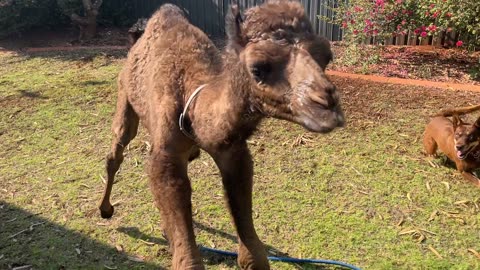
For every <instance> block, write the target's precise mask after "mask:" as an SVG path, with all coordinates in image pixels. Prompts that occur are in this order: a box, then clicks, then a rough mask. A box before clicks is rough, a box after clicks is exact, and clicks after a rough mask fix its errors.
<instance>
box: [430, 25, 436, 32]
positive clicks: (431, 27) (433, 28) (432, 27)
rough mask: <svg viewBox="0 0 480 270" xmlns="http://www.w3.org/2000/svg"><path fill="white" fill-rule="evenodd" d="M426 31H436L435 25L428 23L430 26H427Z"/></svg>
mask: <svg viewBox="0 0 480 270" xmlns="http://www.w3.org/2000/svg"><path fill="white" fill-rule="evenodd" d="M428 31H431V32H435V31H437V26H435V25H433V24H432V25H430V26H429V27H428Z"/></svg>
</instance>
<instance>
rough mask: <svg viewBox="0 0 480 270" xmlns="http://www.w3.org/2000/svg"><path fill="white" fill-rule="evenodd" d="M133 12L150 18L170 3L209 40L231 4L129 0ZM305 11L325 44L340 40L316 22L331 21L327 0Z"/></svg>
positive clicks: (334, 28) (245, 4)
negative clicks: (328, 18) (176, 6)
mask: <svg viewBox="0 0 480 270" xmlns="http://www.w3.org/2000/svg"><path fill="white" fill-rule="evenodd" d="M111 1H115V2H118V6H121V5H122V4H123V3H125V0H111ZM130 1H132V7H133V10H132V11H131V13H130V14H131V16H132V17H133V19H135V20H136V19H138V18H142V17H144V18H145V17H150V16H151V15H152V14H153V12H155V10H157V9H158V8H159V7H160V6H161V5H162V4H165V3H172V4H175V5H178V6H180V7H182V8H183V9H184V10H185V11H186V12H187V15H188V17H189V20H190V22H191V23H192V24H194V25H196V26H197V27H199V28H200V29H202V30H203V31H205V32H206V33H207V34H208V35H209V36H212V37H216V38H218V37H223V36H224V34H225V22H224V18H225V14H226V13H227V11H228V7H229V5H230V2H231V0H130ZM237 2H238V4H239V6H240V9H241V10H245V9H247V8H249V7H252V6H255V5H259V4H261V3H263V2H265V0H238V1H237ZM301 2H302V4H303V5H304V7H305V12H306V14H307V16H308V17H309V19H310V21H311V22H312V26H313V28H314V30H315V32H316V33H317V34H320V35H322V36H324V37H326V38H327V39H329V40H332V41H333V40H339V39H340V38H341V33H340V32H341V29H340V28H339V27H338V25H333V24H331V23H327V22H325V21H322V20H320V19H319V15H324V16H329V17H330V18H332V16H333V14H332V12H331V11H330V10H329V9H327V8H326V7H325V5H327V4H328V3H331V2H332V1H331V0H301Z"/></svg>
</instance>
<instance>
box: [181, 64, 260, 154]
mask: <svg viewBox="0 0 480 270" xmlns="http://www.w3.org/2000/svg"><path fill="white" fill-rule="evenodd" d="M230 57H234V56H230ZM250 80H251V79H250V78H249V75H248V73H247V71H246V69H245V67H243V66H242V65H239V61H238V59H234V58H230V59H229V58H227V60H226V62H225V64H224V71H223V72H222V74H221V75H219V76H216V77H215V78H214V79H212V80H211V81H209V82H207V85H206V86H205V88H204V89H203V90H202V91H201V92H200V93H199V95H198V97H197V99H196V101H195V103H194V105H193V106H192V108H191V110H190V113H189V117H190V119H191V120H192V128H193V132H194V133H195V136H196V137H197V140H198V142H199V143H200V145H201V146H203V147H206V148H208V147H209V146H215V145H218V144H231V143H235V142H237V141H242V140H246V139H247V138H248V137H249V136H250V135H251V134H252V133H253V131H254V130H255V128H256V127H257V125H258V124H259V122H260V120H261V119H262V115H261V114H259V113H257V112H255V110H254V106H253V104H252V101H251V96H250V93H251V89H250V87H251V83H250Z"/></svg>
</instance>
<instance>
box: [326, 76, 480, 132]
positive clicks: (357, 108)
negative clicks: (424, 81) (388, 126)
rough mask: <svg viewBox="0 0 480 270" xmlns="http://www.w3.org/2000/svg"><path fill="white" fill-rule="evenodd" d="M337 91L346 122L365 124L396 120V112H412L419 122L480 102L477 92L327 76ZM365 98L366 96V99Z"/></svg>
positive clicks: (479, 94)
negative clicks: (449, 109) (439, 113)
mask: <svg viewBox="0 0 480 270" xmlns="http://www.w3.org/2000/svg"><path fill="white" fill-rule="evenodd" d="M330 77H331V79H332V81H333V83H334V84H335V85H336V86H337V88H338V89H339V91H340V95H341V100H342V105H343V109H344V111H345V115H347V117H348V119H347V121H348V122H349V125H352V126H356V127H360V128H362V127H367V126H369V125H373V124H375V123H378V122H381V121H397V120H398V119H395V117H396V115H397V112H399V111H406V110H408V111H415V112H418V113H419V115H417V116H416V117H418V118H419V121H424V122H427V121H428V120H429V119H430V117H431V116H433V115H434V114H435V113H437V112H439V111H440V110H442V109H445V108H449V107H463V106H468V105H473V104H478V102H480V92H475V91H455V90H448V89H442V88H432V87H422V86H410V85H396V84H388V83H379V82H371V81H369V80H362V79H358V78H349V77H345V76H335V75H333V76H332V75H330ZM366 97H368V98H366Z"/></svg>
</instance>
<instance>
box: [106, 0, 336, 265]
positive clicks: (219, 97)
mask: <svg viewBox="0 0 480 270" xmlns="http://www.w3.org/2000/svg"><path fill="white" fill-rule="evenodd" d="M226 30H227V35H228V45H227V48H226V50H225V53H224V54H223V55H222V54H221V53H220V52H219V51H218V50H217V48H216V47H215V46H214V45H213V43H212V42H211V41H210V40H209V38H208V37H207V36H206V35H205V34H204V33H203V32H202V31H201V30H199V29H198V28H196V27H194V26H193V25H191V24H190V23H189V22H188V20H187V19H186V18H185V16H184V14H183V12H182V11H181V10H180V9H179V8H178V7H176V6H174V5H170V4H166V5H163V6H162V7H161V8H160V9H159V10H158V11H157V12H156V13H155V14H154V15H153V16H152V18H151V19H150V20H149V21H148V23H147V27H146V30H145V33H144V34H143V36H142V37H141V38H140V39H139V40H138V41H137V43H136V44H135V45H134V46H133V47H132V49H131V50H130V52H129V55H128V59H127V61H126V63H125V66H124V68H123V70H122V71H121V73H120V75H119V79H118V100H117V108H116V113H115V117H114V119H113V125H112V129H113V132H114V135H115V136H114V140H113V144H112V150H111V153H110V154H109V155H108V156H107V174H108V181H107V184H106V187H105V193H104V197H103V200H102V202H101V205H100V211H101V215H102V217H104V218H109V217H111V216H112V214H113V206H112V205H111V203H110V193H111V190H112V185H113V181H114V176H115V173H116V171H117V170H118V169H119V167H120V164H121V163H122V160H123V150H124V148H125V147H126V146H127V144H128V143H129V142H130V141H131V140H132V139H133V138H134V137H135V135H136V133H137V128H138V124H139V121H140V120H141V121H142V123H143V125H144V126H145V127H146V129H147V130H148V132H149V134H150V136H151V143H152V150H151V153H150V158H149V166H148V174H149V178H150V187H151V191H152V193H153V195H154V198H155V203H156V205H157V207H158V208H159V210H160V213H161V217H162V222H163V225H164V230H165V233H166V236H167V238H168V240H169V242H170V246H171V251H172V253H173V262H172V266H173V268H174V269H182V270H183V269H204V267H203V265H202V261H201V257H200V254H199V250H198V248H197V246H196V244H195V237H194V232H193V226H192V205H191V186H190V181H189V178H188V176H187V165H188V162H189V160H192V159H194V158H196V157H197V156H198V155H199V151H200V150H199V149H203V150H205V151H206V152H207V153H208V154H210V155H211V156H212V157H213V159H214V160H215V163H216V164H217V166H218V167H219V169H220V172H221V176H222V181H223V185H224V189H225V197H226V201H227V204H228V207H229V210H230V213H231V215H232V219H233V223H234V225H235V227H236V230H237V234H238V239H239V244H240V247H239V257H238V263H239V265H240V267H241V268H242V269H269V264H268V261H267V254H266V251H265V249H264V246H263V244H262V242H261V241H260V239H259V238H258V236H257V234H256V232H255V229H254V226H253V220H252V176H253V168H252V158H251V155H250V152H249V150H248V148H247V144H246V139H247V138H248V137H249V136H250V135H251V134H252V133H253V132H254V130H255V128H256V127H257V125H258V124H259V122H260V121H261V120H262V119H263V118H265V117H266V116H271V117H275V118H279V119H285V120H288V121H292V122H295V123H298V124H300V125H302V126H304V127H305V128H306V129H308V130H311V131H314V132H320V133H326V132H329V131H331V130H333V129H334V128H336V127H340V126H343V124H344V117H343V113H342V109H341V107H340V104H339V97H338V94H337V92H336V89H335V86H334V85H333V84H332V83H331V82H330V81H329V80H328V78H327V77H326V76H325V68H326V66H327V64H328V63H329V61H330V60H331V59H332V53H331V51H330V46H329V43H328V41H326V40H325V39H323V38H320V37H318V36H316V35H315V34H314V32H313V30H312V26H311V24H310V22H309V20H308V18H307V17H306V15H305V13H304V10H303V7H302V6H301V4H300V3H298V2H290V1H271V2H269V3H266V4H263V5H261V6H257V7H253V8H250V9H249V10H247V11H246V13H245V16H244V18H243V17H242V16H241V14H240V12H239V9H238V7H237V6H236V5H234V6H232V7H231V10H230V12H229V14H228V15H227V17H226ZM182 111H185V114H184V119H181V121H179V116H180V115H181V113H182ZM179 122H180V123H179ZM181 127H182V128H183V130H181Z"/></svg>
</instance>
